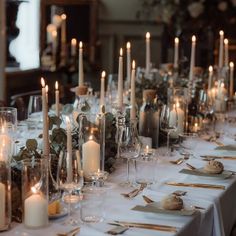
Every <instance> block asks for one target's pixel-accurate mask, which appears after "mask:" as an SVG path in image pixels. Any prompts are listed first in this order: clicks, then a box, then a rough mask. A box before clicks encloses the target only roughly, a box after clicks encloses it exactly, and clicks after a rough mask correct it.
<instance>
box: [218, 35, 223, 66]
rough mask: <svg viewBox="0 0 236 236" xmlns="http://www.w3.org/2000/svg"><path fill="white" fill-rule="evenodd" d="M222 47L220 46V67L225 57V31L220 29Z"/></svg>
mask: <svg viewBox="0 0 236 236" xmlns="http://www.w3.org/2000/svg"><path fill="white" fill-rule="evenodd" d="M219 35H220V47H219V69H222V67H223V57H224V31H223V30H220V32H219Z"/></svg>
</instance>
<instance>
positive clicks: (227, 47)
mask: <svg viewBox="0 0 236 236" xmlns="http://www.w3.org/2000/svg"><path fill="white" fill-rule="evenodd" d="M224 46H225V67H227V68H228V66H229V40H228V39H224Z"/></svg>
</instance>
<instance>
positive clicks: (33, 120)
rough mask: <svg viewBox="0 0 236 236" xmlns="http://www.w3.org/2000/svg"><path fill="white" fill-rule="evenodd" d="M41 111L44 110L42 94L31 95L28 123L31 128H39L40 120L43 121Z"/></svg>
mask: <svg viewBox="0 0 236 236" xmlns="http://www.w3.org/2000/svg"><path fill="white" fill-rule="evenodd" d="M41 112H42V96H41V95H31V96H30V98H29V104H28V124H29V128H30V129H35V128H36V129H37V128H38V123H39V121H42V113H41ZM39 118H40V120H39Z"/></svg>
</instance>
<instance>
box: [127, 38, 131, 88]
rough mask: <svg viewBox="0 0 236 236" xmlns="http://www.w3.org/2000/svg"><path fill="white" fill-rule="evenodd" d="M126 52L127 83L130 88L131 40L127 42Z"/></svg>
mask: <svg viewBox="0 0 236 236" xmlns="http://www.w3.org/2000/svg"><path fill="white" fill-rule="evenodd" d="M126 54H127V70H126V71H127V76H126V78H127V83H128V88H129V87H130V78H131V77H130V76H131V44H130V42H127V44H126Z"/></svg>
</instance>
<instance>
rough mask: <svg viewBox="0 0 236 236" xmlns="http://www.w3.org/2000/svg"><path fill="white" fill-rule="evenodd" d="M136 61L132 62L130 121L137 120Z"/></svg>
mask: <svg viewBox="0 0 236 236" xmlns="http://www.w3.org/2000/svg"><path fill="white" fill-rule="evenodd" d="M135 103H136V101H135V61H132V73H131V110H130V120H134V119H136V107H135Z"/></svg>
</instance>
